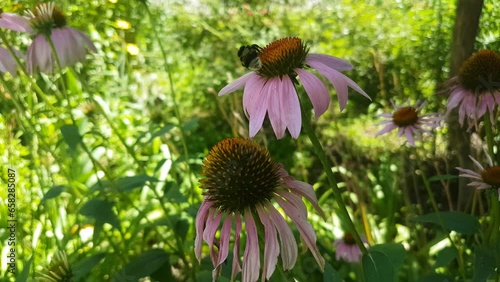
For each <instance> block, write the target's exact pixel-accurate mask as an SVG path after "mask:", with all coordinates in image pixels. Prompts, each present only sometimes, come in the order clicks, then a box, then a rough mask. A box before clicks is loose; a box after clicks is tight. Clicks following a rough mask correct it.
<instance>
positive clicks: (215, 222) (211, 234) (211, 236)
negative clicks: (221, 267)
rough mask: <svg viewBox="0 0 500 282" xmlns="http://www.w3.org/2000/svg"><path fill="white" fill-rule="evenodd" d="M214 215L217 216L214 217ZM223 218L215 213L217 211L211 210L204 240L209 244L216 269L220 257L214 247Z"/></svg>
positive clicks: (204, 232)
mask: <svg viewBox="0 0 500 282" xmlns="http://www.w3.org/2000/svg"><path fill="white" fill-rule="evenodd" d="M212 211H213V212H212ZM213 213H216V214H215V215H213ZM221 218H222V213H220V212H217V211H215V209H213V210H211V212H209V215H208V218H207V222H206V226H205V230H204V231H203V240H205V242H207V245H208V248H209V249H210V258H211V259H212V264H213V265H214V267H216V266H217V257H218V253H217V250H216V249H215V245H214V241H215V233H217V229H218V228H219V224H220V220H221Z"/></svg>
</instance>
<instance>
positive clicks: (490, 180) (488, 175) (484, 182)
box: [456, 154, 500, 201]
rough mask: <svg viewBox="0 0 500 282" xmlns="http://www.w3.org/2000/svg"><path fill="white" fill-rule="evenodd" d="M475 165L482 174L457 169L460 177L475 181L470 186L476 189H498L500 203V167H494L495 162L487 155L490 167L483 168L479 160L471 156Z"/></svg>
mask: <svg viewBox="0 0 500 282" xmlns="http://www.w3.org/2000/svg"><path fill="white" fill-rule="evenodd" d="M469 158H470V159H471V160H472V161H473V162H474V164H475V165H476V166H477V167H478V168H479V169H480V172H475V171H473V170H470V169H466V168H461V167H457V168H456V169H458V170H459V171H460V172H461V173H460V174H459V176H461V177H467V178H472V179H475V181H473V182H471V183H469V184H468V186H472V187H476V188H477V189H497V192H498V200H499V201H500V166H498V165H496V166H495V165H493V160H492V159H491V157H490V155H488V154H486V158H487V159H488V166H486V167H483V166H482V165H481V164H480V163H479V162H478V161H477V160H475V159H474V158H473V157H471V156H469Z"/></svg>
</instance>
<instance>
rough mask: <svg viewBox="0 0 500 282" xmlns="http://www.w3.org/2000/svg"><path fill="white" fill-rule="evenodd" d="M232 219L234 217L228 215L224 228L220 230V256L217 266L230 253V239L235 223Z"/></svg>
mask: <svg viewBox="0 0 500 282" xmlns="http://www.w3.org/2000/svg"><path fill="white" fill-rule="evenodd" d="M232 219H233V218H232V216H231V215H227V216H226V219H225V220H224V223H223V225H222V229H221V232H220V246H219V257H218V259H217V265H216V266H219V265H220V264H221V263H223V262H224V261H225V260H226V258H227V255H228V253H229V239H230V238H231V227H232V223H233V220H232Z"/></svg>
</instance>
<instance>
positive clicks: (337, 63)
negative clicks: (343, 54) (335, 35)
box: [305, 53, 353, 71]
mask: <svg viewBox="0 0 500 282" xmlns="http://www.w3.org/2000/svg"><path fill="white" fill-rule="evenodd" d="M311 61H312V62H315V61H316V62H319V63H322V64H324V65H326V66H327V67H329V68H332V69H335V70H338V71H348V70H352V69H353V66H352V65H351V64H349V63H348V62H346V61H344V60H343V59H340V58H337V57H334V56H330V55H324V54H315V53H309V54H308V55H307V57H306V61H305V63H306V64H309V62H311Z"/></svg>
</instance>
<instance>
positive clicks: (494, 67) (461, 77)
mask: <svg viewBox="0 0 500 282" xmlns="http://www.w3.org/2000/svg"><path fill="white" fill-rule="evenodd" d="M458 81H459V82H460V85H461V86H462V87H463V88H465V89H467V90H470V91H474V92H475V93H476V94H481V93H483V92H486V91H491V90H492V89H493V90H500V55H499V54H498V53H496V52H495V51H491V50H481V51H479V52H477V53H475V54H474V55H472V56H471V57H470V58H469V59H467V60H466V61H465V62H464V63H463V64H462V67H461V68H460V72H459V74H458Z"/></svg>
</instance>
